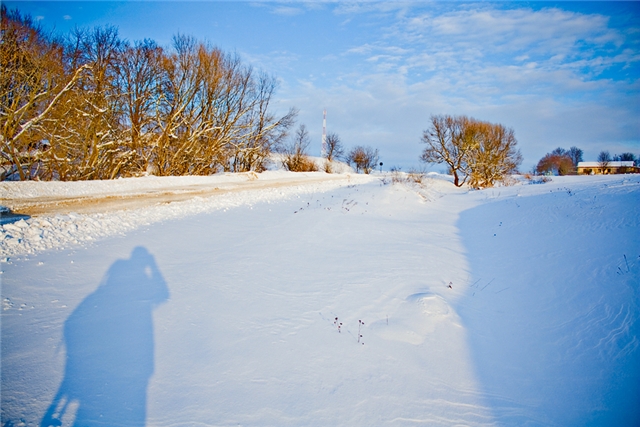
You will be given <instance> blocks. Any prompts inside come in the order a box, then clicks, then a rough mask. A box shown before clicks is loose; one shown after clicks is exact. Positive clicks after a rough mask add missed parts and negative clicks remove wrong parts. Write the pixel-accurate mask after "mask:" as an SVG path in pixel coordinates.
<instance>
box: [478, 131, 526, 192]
mask: <svg viewBox="0 0 640 427" xmlns="http://www.w3.org/2000/svg"><path fill="white" fill-rule="evenodd" d="M473 127H474V128H475V132H474V135H475V138H476V141H477V143H476V144H474V146H473V148H472V150H471V151H469V160H468V161H467V162H466V163H467V166H468V169H469V172H470V173H469V174H470V180H469V184H470V185H471V186H472V187H474V188H485V187H492V186H493V185H494V184H495V183H496V182H497V181H500V180H501V179H503V178H504V177H505V176H506V175H508V174H510V173H513V172H515V171H516V170H517V169H518V166H519V165H520V163H522V155H521V154H520V151H519V150H518V149H517V148H516V145H517V141H516V138H515V135H514V132H513V129H509V128H505V127H504V126H502V125H499V124H491V123H486V122H476V123H475V124H474V126H473Z"/></svg>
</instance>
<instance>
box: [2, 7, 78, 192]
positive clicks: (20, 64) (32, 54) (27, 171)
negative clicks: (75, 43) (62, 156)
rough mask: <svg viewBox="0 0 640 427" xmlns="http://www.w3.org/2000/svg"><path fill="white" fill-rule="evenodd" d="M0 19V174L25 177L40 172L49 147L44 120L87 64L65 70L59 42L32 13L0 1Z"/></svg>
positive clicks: (73, 84) (72, 85)
mask: <svg viewBox="0 0 640 427" xmlns="http://www.w3.org/2000/svg"><path fill="white" fill-rule="evenodd" d="M1 20H2V25H1V26H2V41H1V42H0V63H1V64H2V72H0V129H1V130H0V132H1V133H0V146H1V149H0V150H1V151H0V154H1V156H2V162H3V169H4V173H3V176H2V177H1V178H2V179H5V177H6V176H8V175H11V174H12V173H17V174H18V176H19V178H20V179H21V180H25V179H30V178H33V177H34V176H37V175H38V174H39V171H38V165H39V163H40V162H41V153H42V152H43V151H44V150H46V149H47V147H48V146H49V145H48V144H47V146H45V145H43V137H42V127H43V124H44V123H45V121H46V120H47V119H48V118H50V116H51V115H52V112H53V111H54V109H55V108H56V107H57V106H58V104H59V103H60V101H61V99H63V97H64V96H65V95H66V94H67V93H68V92H69V91H71V90H72V89H73V88H74V86H75V85H76V84H77V82H78V80H79V79H80V78H82V76H83V73H84V72H85V71H87V69H88V66H79V67H78V68H76V69H73V70H71V71H70V72H65V66H64V59H63V48H62V45H61V44H60V43H59V42H57V41H53V40H50V39H49V38H48V36H47V35H45V34H44V33H43V31H42V29H41V28H40V27H37V26H35V25H34V24H33V22H32V20H31V18H30V17H28V16H24V17H23V16H21V15H20V13H19V12H17V11H12V12H9V11H8V10H7V8H6V6H5V5H2V6H1ZM47 142H48V141H47Z"/></svg>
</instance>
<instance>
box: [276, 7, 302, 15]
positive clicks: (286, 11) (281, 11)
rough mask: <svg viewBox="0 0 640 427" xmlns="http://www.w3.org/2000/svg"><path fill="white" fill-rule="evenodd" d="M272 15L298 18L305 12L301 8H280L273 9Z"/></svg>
mask: <svg viewBox="0 0 640 427" xmlns="http://www.w3.org/2000/svg"><path fill="white" fill-rule="evenodd" d="M271 13H273V14H275V15H284V16H296V15H300V14H302V13H304V10H303V9H301V8H299V7H291V6H278V7H275V8H273V9H272V10H271Z"/></svg>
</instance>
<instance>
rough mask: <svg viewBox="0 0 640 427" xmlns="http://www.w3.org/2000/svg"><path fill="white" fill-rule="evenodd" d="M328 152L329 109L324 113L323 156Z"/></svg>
mask: <svg viewBox="0 0 640 427" xmlns="http://www.w3.org/2000/svg"><path fill="white" fill-rule="evenodd" d="M326 154H327V109H326V108H325V109H324V111H323V114H322V157H324V156H326Z"/></svg>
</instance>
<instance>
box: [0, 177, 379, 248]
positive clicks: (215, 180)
mask: <svg viewBox="0 0 640 427" xmlns="http://www.w3.org/2000/svg"><path fill="white" fill-rule="evenodd" d="M323 178H331V180H330V181H323V180H322V179H323ZM336 178H337V179H336ZM258 179H259V180H260V182H262V183H265V185H266V188H265V187H263V188H260V189H253V190H251V189H248V190H244V189H243V187H242V184H243V183H246V182H247V181H255V180H258ZM301 179H302V180H304V179H308V180H309V182H308V183H304V182H303V183H302V184H297V185H287V184H288V183H289V182H294V181H295V182H299V181H300V180H301ZM373 179H375V178H373V177H372V176H365V175H351V174H347V175H342V176H337V175H327V174H325V173H320V172H318V173H305V174H298V173H291V172H264V173H262V174H259V175H258V174H255V173H252V172H249V173H246V174H225V175H214V176H206V177H201V176H185V177H154V176H149V177H142V178H124V179H116V180H110V181H80V182H55V181H53V182H51V181H49V182H37V181H27V182H3V183H0V190H1V191H2V193H3V197H4V198H7V199H10V198H11V199H22V200H25V199H32V200H37V199H38V198H47V197H60V196H65V197H72V198H73V197H87V198H91V197H109V196H112V197H121V196H123V195H128V196H131V195H140V196H142V195H145V194H147V193H149V192H152V191H156V190H163V191H171V192H174V193H179V192H181V191H187V190H192V189H193V187H194V186H198V187H203V188H204V187H208V188H214V187H215V188H222V189H226V190H230V191H228V192H225V193H223V194H220V195H216V196H211V197H194V198H193V199H191V200H187V201H182V202H172V203H168V204H158V205H155V206H151V207H144V208H140V209H128V210H121V211H116V212H109V213H93V214H78V213H73V212H70V213H68V214H58V215H53V216H48V215H43V216H38V217H33V218H30V219H26V220H25V219H21V220H20V221H17V222H14V223H11V224H4V225H1V226H0V233H1V234H0V239H1V240H0V256H1V257H3V258H6V257H11V256H15V255H19V254H33V253H35V252H38V251H42V250H47V249H52V248H64V247H68V246H69V245H78V244H81V243H86V242H92V241H95V240H98V239H101V238H105V237H108V236H112V235H122V234H124V233H127V232H129V231H132V230H135V229H137V228H139V227H141V226H147V225H150V224H153V223H157V222H161V221H169V220H172V219H176V218H182V217H185V216H191V215H196V214H199V213H204V212H212V211H216V210H224V209H229V208H233V207H237V206H242V205H253V204H256V203H265V202H275V201H278V200H286V199H289V198H292V197H296V196H299V195H301V194H309V193H322V192H326V191H329V190H332V189H335V188H339V187H343V186H346V185H352V184H354V183H363V182H369V181H371V180H373ZM270 184H273V185H274V187H273V188H269V185H270ZM276 184H277V185H276Z"/></svg>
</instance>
